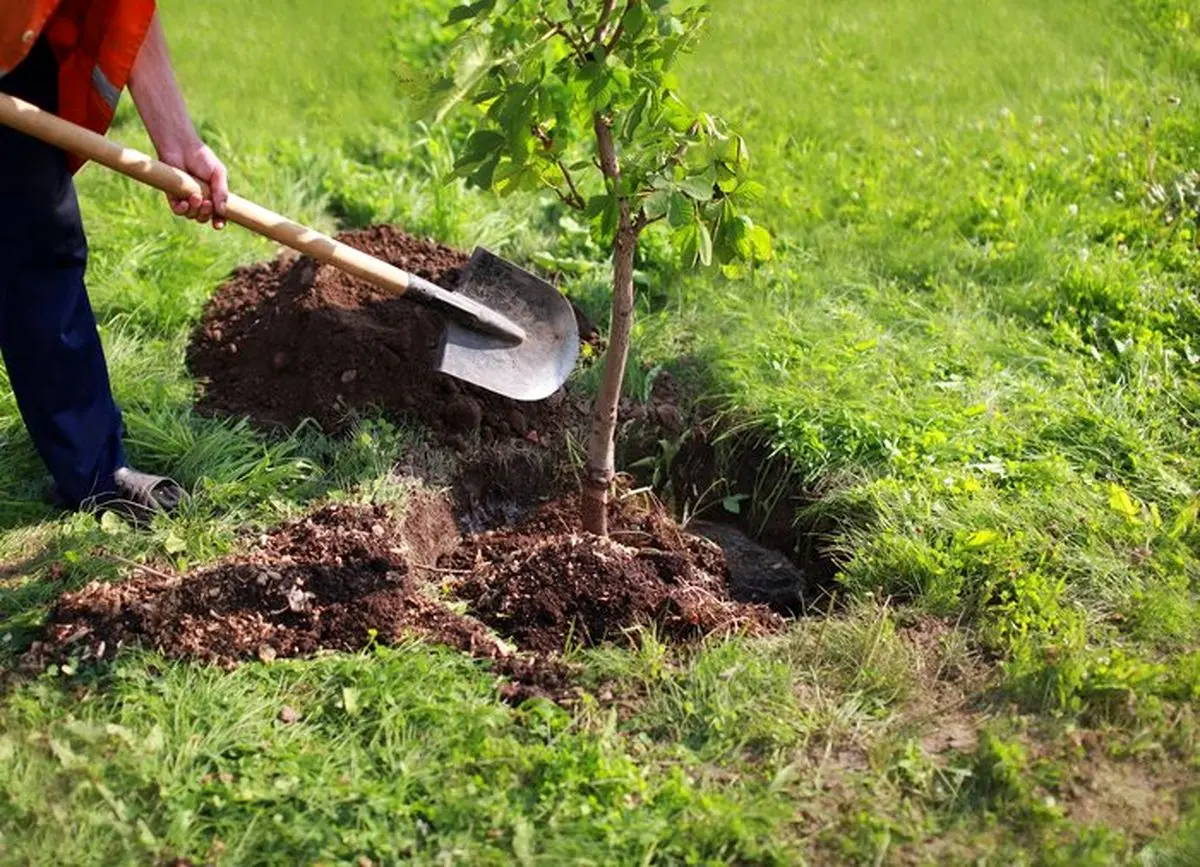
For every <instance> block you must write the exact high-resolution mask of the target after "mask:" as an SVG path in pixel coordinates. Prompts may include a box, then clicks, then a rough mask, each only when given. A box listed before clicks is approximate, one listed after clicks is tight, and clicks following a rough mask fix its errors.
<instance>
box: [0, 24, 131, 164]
mask: <svg viewBox="0 0 1200 867" xmlns="http://www.w3.org/2000/svg"><path fill="white" fill-rule="evenodd" d="M154 10H155V0H0V77H2V76H4V75H6V74H7V73H8V72H9V71H10V70H11V69H13V68H15V67H16V66H17V64H19V63H20V62H21V61H22V60H24V59H25V56H26V55H27V54H28V53H29V50H30V49H31V48H32V47H33V44H34V42H36V41H37V39H38V37H39V36H41V35H42V34H43V33H44V34H45V36H46V40H47V41H48V42H49V43H50V46H51V48H52V49H53V51H54V56H55V57H56V58H57V59H58V114H59V116H60V117H62V118H64V119H65V120H69V121H71V122H72V123H77V124H79V125H80V126H83V127H87V128H88V129H90V130H92V131H93V132H97V133H99V134H101V135H103V134H104V133H106V132H107V131H108V128H109V126H110V125H111V124H112V119H113V114H114V113H115V112H116V109H117V100H119V99H120V97H121V91H123V90H124V89H125V86H126V85H127V84H128V83H129V73H130V71H132V69H133V63H134V61H135V60H137V56H138V52H139V51H140V50H141V48H142V42H143V40H144V39H145V38H146V32H147V31H148V30H149V29H150V23H151V21H152V20H153V19H154ZM68 162H69V164H70V167H71V171H72V173H74V172H76V171H78V170H79V168H80V167H81V166H82V165H83V163H84V161H83V160H81V159H79V158H77V157H75V156H74V155H69V156H68Z"/></svg>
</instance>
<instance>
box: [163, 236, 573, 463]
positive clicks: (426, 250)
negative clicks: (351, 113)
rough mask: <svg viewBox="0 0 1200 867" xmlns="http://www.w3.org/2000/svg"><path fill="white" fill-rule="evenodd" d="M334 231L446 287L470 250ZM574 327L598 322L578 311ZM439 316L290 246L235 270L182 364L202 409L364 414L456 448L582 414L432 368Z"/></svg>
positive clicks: (342, 418)
mask: <svg viewBox="0 0 1200 867" xmlns="http://www.w3.org/2000/svg"><path fill="white" fill-rule="evenodd" d="M337 239H338V240H340V241H342V242H343V243H345V244H347V245H349V246H351V247H354V248H356V249H359V250H362V251H364V252H367V253H369V254H371V255H373V256H376V257H378V258H380V259H382V260H384V261H386V262H389V263H391V264H393V265H396V266H397V267H400V268H403V269H404V270H406V271H409V272H411V273H413V274H416V275H418V276H420V277H423V278H425V279H427V280H430V281H432V282H433V283H436V284H437V285H439V286H441V287H442V288H444V289H447V290H448V291H454V290H455V289H456V287H457V285H458V281H459V278H460V276H461V273H462V269H463V268H464V266H465V265H466V263H467V259H468V256H467V254H465V253H463V252H462V251H459V250H455V249H453V248H451V247H448V246H446V245H444V244H439V243H436V242H434V241H431V240H426V239H421V238H416V237H413V236H411V235H408V234H406V233H404V232H402V231H399V230H398V229H395V228H392V227H390V226H374V227H370V228H367V229H362V230H358V231H352V232H342V233H340V234H338V235H337ZM576 313H577V319H578V321H579V324H580V335H581V337H582V338H583V339H585V340H595V339H597V334H596V328H595V326H594V325H593V324H592V323H591V322H589V321H588V320H587V319H586V317H585V316H584V315H583V314H582V313H580V312H579V311H578V309H577V310H576ZM444 325H445V318H444V316H443V315H442V314H441V313H439V312H438V311H436V310H432V309H430V308H427V307H424V306H422V305H420V304H417V303H415V302H413V301H410V300H408V299H406V298H404V297H397V296H395V295H394V294H392V293H389V292H387V291H386V290H382V289H378V288H376V287H375V286H374V285H372V284H370V283H367V282H366V281H363V280H359V279H358V278H355V277H351V276H350V275H348V274H345V273H344V272H342V271H340V270H338V269H337V268H334V267H332V266H330V265H322V264H320V263H318V262H316V261H314V260H313V259H310V258H308V257H304V256H299V257H298V256H296V255H295V254H293V253H287V254H285V255H282V256H280V257H279V258H277V259H275V260H273V261H270V262H265V263H259V264H254V265H249V266H246V267H242V268H239V269H238V270H236V271H235V272H234V273H233V275H232V276H231V278H230V279H229V280H228V281H227V282H225V283H224V284H223V285H222V286H220V287H219V288H218V289H217V291H216V292H215V293H214V295H213V296H212V298H211V299H210V300H209V303H208V305H207V307H206V309H205V312H204V315H203V318H202V320H201V322H200V323H199V325H198V326H197V328H196V329H195V331H194V333H193V335H192V340H191V343H190V345H189V347H188V351H187V364H188V368H189V370H190V371H191V373H192V375H193V376H194V377H195V378H196V380H197V382H198V396H197V406H198V408H199V410H200V411H201V412H204V413H206V414H219V415H232V416H238V417H241V416H245V417H248V418H250V419H251V420H252V421H254V422H255V423H257V424H259V425H262V426H266V427H273V426H283V427H286V428H293V427H295V426H296V425H297V424H299V423H300V422H302V421H303V420H305V419H312V420H315V421H316V422H317V423H318V424H319V425H320V426H321V427H322V429H324V430H326V431H329V432H334V433H336V432H341V431H344V430H345V429H346V427H347V426H348V424H349V423H351V422H352V421H353V419H354V418H355V416H356V414H358V413H362V412H372V411H374V412H381V413H383V414H385V415H388V416H391V417H393V418H395V419H401V420H411V421H416V422H419V423H422V424H424V425H426V426H428V427H430V428H432V429H433V430H434V431H435V432H437V433H438V434H439V435H440V436H441V439H442V440H443V441H446V442H453V443H454V444H457V445H459V446H460V448H461V447H462V446H463V445H465V444H466V442H467V440H468V439H469V438H471V437H473V436H474V435H476V434H478V435H479V437H480V438H481V440H482V441H483V442H491V441H504V440H514V439H515V440H527V441H529V442H533V443H538V442H540V441H542V440H544V439H546V438H547V437H548V436H553V435H554V434H555V433H557V432H558V431H560V430H562V429H563V428H565V427H568V426H569V425H571V424H573V423H574V422H576V421H578V419H579V418H580V417H582V416H581V408H580V406H578V404H577V402H576V401H574V400H571V399H569V396H568V395H567V394H566V391H565V389H560V391H559V392H557V393H555V394H554V395H551V396H550V397H549V398H547V399H546V400H543V401H538V402H535V403H518V402H516V401H512V400H508V399H506V398H503V397H500V396H499V395H495V394H492V393H491V392H487V391H484V390H482V389H478V388H475V387H474V386H471V385H468V384H466V383H463V382H460V381H458V380H456V379H454V378H452V377H449V376H446V375H443V374H439V373H437V372H436V371H435V370H434V368H433V365H434V361H435V359H436V354H437V350H438V345H439V339H440V335H441V333H442V329H443V327H444Z"/></svg>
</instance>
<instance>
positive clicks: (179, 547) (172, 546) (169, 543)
mask: <svg viewBox="0 0 1200 867" xmlns="http://www.w3.org/2000/svg"><path fill="white" fill-rule="evenodd" d="M163 549H164V550H165V551H166V552H167V553H168V554H182V553H183V552H184V551H186V550H187V542H185V541H183V540H182V539H180V538H179V537H178V536H176V535H175V534H174V533H168V534H167V538H165V539H164V540H163Z"/></svg>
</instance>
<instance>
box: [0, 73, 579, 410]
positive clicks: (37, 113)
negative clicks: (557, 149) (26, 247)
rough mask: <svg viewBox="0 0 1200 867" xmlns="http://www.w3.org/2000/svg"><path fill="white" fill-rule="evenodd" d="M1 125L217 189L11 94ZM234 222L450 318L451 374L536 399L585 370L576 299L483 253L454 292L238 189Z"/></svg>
mask: <svg viewBox="0 0 1200 867" xmlns="http://www.w3.org/2000/svg"><path fill="white" fill-rule="evenodd" d="M0 123H4V124H6V125H7V126H11V127H13V128H14V129H17V130H20V131H21V132H23V133H25V134H27V135H31V136H33V137H34V138H37V139H40V140H42V141H44V142H46V143H47V144H50V145H54V146H55V147H58V148H61V149H62V150H65V151H68V152H70V153H73V154H76V155H77V156H79V157H81V158H85V159H88V160H91V161H94V162H97V163H100V164H101V165H104V166H108V168H110V169H114V170H115V171H118V172H120V173H121V174H124V175H127V176H129V177H131V178H133V179H134V180H138V181H141V182H142V183H144V184H148V185H149V186H152V187H155V188H156V189H159V190H162V191H163V192H164V193H168V194H170V195H172V196H178V197H181V198H186V197H188V196H191V195H195V194H197V193H199V194H201V195H202V196H203V195H206V194H207V192H208V190H207V188H206V187H205V185H204V184H203V183H201V182H200V181H198V180H197V179H196V178H193V177H192V176H191V175H189V174H188V173H187V172H183V171H180V170H179V169H176V168H173V167H171V166H168V165H166V164H165V163H162V162H159V161H158V160H155V159H153V158H151V157H149V156H147V155H146V154H143V153H140V152H138V151H135V150H132V149H130V148H127V147H122V146H121V145H119V144H117V143H116V142H114V141H111V140H110V139H108V138H105V137H104V136H102V135H98V134H97V133H95V132H92V131H91V130H89V129H85V128H84V127H81V126H78V125H76V124H73V123H70V122H69V121H66V120H63V119H62V118H60V117H58V116H57V115H54V114H51V113H50V112H47V111H43V110H42V109H40V108H38V107H37V106H35V105H32V104H30V103H28V102H25V101H24V100H21V99H17V98H16V97H13V96H10V95H8V94H4V93H0ZM225 216H226V219H228V220H230V221H231V222H234V223H237V224H238V225H240V226H243V227H244V228H247V229H250V230H251V231H253V232H257V233H258V234H260V235H263V236H265V237H267V238H270V239H271V240H273V241H276V242H278V243H280V244H284V245H285V246H288V247H291V248H292V249H294V250H298V251H299V252H301V253H304V254H306V255H308V256H311V257H312V258H313V259H315V260H317V261H318V262H324V263H328V264H330V265H332V266H334V267H335V268H338V269H340V270H342V271H345V272H346V273H348V274H351V275H353V276H355V277H359V278H361V279H363V280H366V281H368V282H370V283H373V284H375V285H376V286H379V287H380V288H382V289H386V290H390V291H392V292H394V293H395V294H396V295H403V296H405V297H408V298H411V299H412V300H413V301H416V302H418V303H420V304H424V305H427V306H429V307H433V308H436V309H438V310H440V311H441V312H443V313H444V314H446V328H445V329H444V331H443V332H442V339H441V345H440V347H439V350H438V354H437V361H436V363H435V369H436V370H438V371H439V372H441V373H445V374H448V375H450V376H453V377H455V378H456V379H461V380H463V381H464V382H469V383H471V384H472V385H477V386H479V387H480V388H483V389H486V390H488V391H492V392H495V393H496V394H500V395H503V396H504V397H509V398H512V399H514V400H520V401H535V400H541V399H543V398H546V397H549V396H550V395H551V394H553V393H554V392H555V391H556V390H557V389H558V388H559V387H560V386H561V385H562V384H563V383H564V382H565V381H566V379H567V377H568V376H569V375H570V373H571V370H572V369H573V368H574V367H575V362H576V360H577V359H578V357H579V329H578V326H577V325H576V322H575V312H574V310H572V309H571V304H570V302H569V301H567V299H566V298H565V297H564V296H563V295H562V293H560V292H559V291H558V290H557V289H555V288H554V287H553V286H551V285H550V284H549V283H547V282H546V281H544V280H542V279H540V278H538V277H535V276H534V275H533V274H530V273H529V272H528V271H525V270H523V269H522V268H519V267H517V266H516V265H513V264H512V263H511V262H506V261H505V260H503V259H501V258H499V257H497V256H495V255H493V254H492V253H490V252H488V251H487V250H485V249H483V248H482V247H479V248H476V250H475V252H474V254H473V255H472V256H471V259H470V261H469V262H468V263H467V267H466V269H465V270H464V271H463V273H462V276H461V278H460V280H459V285H458V286H457V287H456V291H454V292H448V291H447V290H445V289H443V288H441V287H440V286H435V285H434V284H433V283H430V282H429V281H428V280H423V279H421V278H420V277H418V276H416V275H415V274H409V273H408V272H407V271H402V270H400V269H399V268H396V267H395V266H393V265H391V264H389V263H387V262H384V261H382V260H380V259H377V258H375V257H374V256H369V255H367V254H366V253H363V252H362V251H361V250H356V249H354V248H353V247H350V246H347V245H346V244H343V243H341V242H340V241H336V240H334V239H333V238H330V237H329V236H328V235H324V234H322V233H320V232H318V231H316V230H315V229H310V228H309V227H307V226H302V225H300V224H299V223H295V222H292V221H291V220H289V219H287V218H286V217H284V216H281V215H280V214H276V213H274V212H272V211H269V210H267V209H266V208H264V207H261V206H260V205H256V204H254V203H253V202H251V201H248V200H247V199H243V198H242V197H241V196H236V195H234V194H233V193H230V194H229V199H228V202H227V204H226V214H225ZM400 385H402V383H400Z"/></svg>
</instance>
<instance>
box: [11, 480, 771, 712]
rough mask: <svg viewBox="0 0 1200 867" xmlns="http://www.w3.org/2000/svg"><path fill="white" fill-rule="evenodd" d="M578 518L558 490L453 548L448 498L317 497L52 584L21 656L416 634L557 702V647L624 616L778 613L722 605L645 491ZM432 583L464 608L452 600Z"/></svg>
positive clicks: (718, 558) (699, 559) (757, 627)
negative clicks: (251, 528) (146, 563)
mask: <svg viewBox="0 0 1200 867" xmlns="http://www.w3.org/2000/svg"><path fill="white" fill-rule="evenodd" d="M577 521H578V504H577V499H576V498H575V497H567V498H564V499H559V500H556V501H553V502H551V503H549V504H547V505H545V506H543V507H541V508H540V509H538V510H536V511H534V512H533V513H531V514H530V515H529V516H528V517H527V518H526V519H525V520H524V521H522V522H521V523H520V524H518V525H517V526H516V527H515V528H511V529H507V530H504V531H491V532H486V533H481V534H477V535H475V536H471V537H468V538H467V539H466V541H465V543H464V542H463V540H462V537H461V536H459V534H458V533H457V531H456V529H455V526H454V518H453V515H452V514H451V512H450V509H449V506H448V505H447V502H446V501H445V500H444V499H442V498H436V497H433V496H432V495H424V496H423V497H422V498H420V499H419V500H417V501H416V502H411V503H410V504H409V506H408V508H407V509H406V510H405V511H404V514H403V516H402V517H396V516H394V515H393V514H392V513H391V511H390V510H389V509H388V508H387V507H386V506H370V507H366V506H347V505H340V506H339V505H332V506H326V507H324V508H322V509H321V510H319V511H317V512H315V513H314V514H312V515H310V516H308V517H306V518H303V519H300V520H297V521H294V522H291V523H288V524H285V525H283V526H282V527H280V528H278V529H276V530H275V531H273V532H271V533H269V534H267V535H265V536H263V537H262V538H261V539H260V540H259V541H258V544H256V545H255V546H254V547H253V548H252V549H251V550H250V551H249V552H248V553H246V554H242V555H238V556H234V557H230V558H227V559H226V560H224V561H222V562H219V563H217V564H215V565H212V566H209V567H206V568H203V569H199V570H197V571H195V572H192V573H189V574H186V575H170V574H165V573H161V572H150V571H148V570H147V571H143V572H142V573H141V574H139V575H136V576H135V577H133V578H130V579H129V580H126V581H123V582H120V583H101V582H97V583H93V584H90V585H88V586H86V587H84V588H83V589H81V590H79V591H77V592H74V593H67V594H65V595H63V596H62V597H61V598H60V599H59V602H58V604H57V605H56V606H55V608H54V609H53V610H52V611H51V614H50V617H49V621H48V624H47V626H46V628H45V632H44V636H43V640H42V641H40V642H38V643H36V644H35V645H34V646H33V647H32V648H30V650H29V652H28V654H27V659H26V662H27V664H28V665H29V666H31V667H33V668H42V667H44V666H45V665H46V664H47V663H48V662H50V661H54V660H61V659H64V658H67V657H75V658H77V659H79V660H80V661H83V662H88V661H93V660H104V659H109V658H111V657H112V656H113V655H114V654H115V653H117V652H118V651H119V650H120V649H121V648H122V647H125V646H129V645H134V644H140V645H143V646H148V647H150V648H152V649H154V650H156V651H158V652H160V653H162V654H163V655H164V656H167V657H168V658H174V659H195V660H199V661H202V662H206V663H210V664H215V665H220V666H223V667H233V666H235V665H237V664H239V663H241V662H244V661H247V660H254V659H258V660H262V661H266V662H269V661H271V660H274V659H277V658H283V657H299V656H308V655H311V654H314V653H316V652H317V651H319V650H325V649H328V650H341V651H357V650H360V649H362V648H364V647H366V646H368V645H370V644H371V643H372V642H379V643H382V644H388V643H393V642H396V641H399V640H402V639H404V638H406V637H412V636H415V637H419V638H423V639H426V640H428V641H432V642H435V643H438V644H444V645H447V646H449V647H452V648H456V649H458V650H460V651H463V652H464V653H468V654H470V655H472V656H474V657H477V658H480V659H484V660H487V661H489V663H490V665H491V667H492V669H493V670H494V671H495V672H496V673H497V674H498V675H501V676H502V677H503V678H504V684H503V685H502V689H503V691H504V694H505V695H506V697H508V698H510V699H513V700H519V699H523V698H527V697H530V696H534V695H538V696H546V697H550V698H553V699H555V700H564V699H567V698H569V697H570V696H571V695H572V694H573V687H572V673H571V670H570V669H569V668H568V667H567V666H566V665H565V664H564V663H562V662H561V661H560V660H559V659H558V653H559V652H560V651H562V650H564V649H565V648H566V647H567V646H568V645H569V644H572V643H582V644H584V645H594V644H597V643H599V642H601V641H604V640H612V641H622V640H628V639H627V638H626V637H625V636H624V633H625V632H627V631H628V630H630V629H631V628H633V627H638V626H650V627H654V628H656V629H657V630H658V632H659V634H660V635H661V636H662V637H664V638H665V639H667V640H672V641H686V640H689V639H693V638H697V637H700V636H703V635H709V634H713V633H719V634H724V633H730V632H734V631H742V632H747V633H763V632H767V631H770V630H773V629H775V628H778V627H779V626H781V625H782V623H783V621H782V619H781V618H780V617H779V616H778V615H776V614H773V613H772V612H770V611H769V610H768V609H766V608H765V607H761V606H753V605H747V604H744V603H740V602H735V601H733V600H731V599H730V597H729V595H728V590H727V579H728V570H727V567H726V564H725V558H724V555H723V554H722V552H721V549H720V548H719V547H718V546H717V545H715V544H714V543H712V542H710V541H708V540H706V539H703V538H700V537H697V536H691V535H689V534H686V533H684V532H682V531H681V530H680V529H679V528H678V526H677V525H676V524H675V523H674V522H673V521H672V520H671V519H670V518H669V517H668V516H667V515H666V514H665V513H664V512H663V510H662V509H661V507H659V506H658V504H657V503H656V502H655V501H650V500H647V499H643V498H638V497H627V498H625V499H623V500H621V501H619V502H617V503H615V504H614V505H613V507H612V510H611V521H612V527H611V531H612V532H611V538H608V539H602V538H597V537H591V536H586V535H581V534H577V533H575V532H572V531H573V529H574V528H575V527H576V526H577ZM434 564H438V565H434ZM447 576H454V577H453V578H449V579H448V578H447ZM440 585H447V586H448V589H449V590H450V591H451V592H453V593H455V594H456V595H457V596H458V597H459V598H461V599H463V600H465V601H467V603H468V606H469V610H470V613H469V614H468V615H463V614H459V613H457V612H456V611H454V610H453V609H452V608H451V607H450V606H449V605H448V604H447V602H446V600H445V599H444V598H443V596H442V592H443V591H442V590H440V589H438V588H439V586H440ZM485 624H486V625H485ZM489 626H490V627H492V629H494V630H495V632H496V633H499V634H500V635H503V636H506V637H508V638H510V639H511V640H512V641H513V642H514V643H515V644H516V645H517V646H518V648H519V649H520V651H525V652H526V653H524V654H522V653H521V652H514V651H512V650H511V649H510V648H508V647H506V646H505V645H504V644H503V643H502V642H501V641H500V640H498V639H497V638H496V637H495V634H494V633H493V632H491V631H490V630H489V629H488V627H489Z"/></svg>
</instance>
